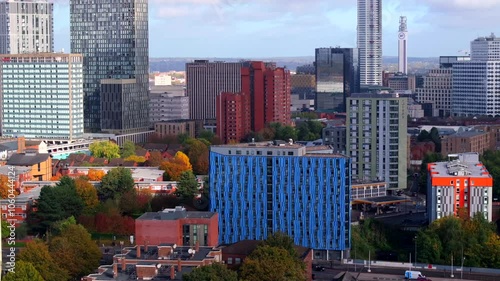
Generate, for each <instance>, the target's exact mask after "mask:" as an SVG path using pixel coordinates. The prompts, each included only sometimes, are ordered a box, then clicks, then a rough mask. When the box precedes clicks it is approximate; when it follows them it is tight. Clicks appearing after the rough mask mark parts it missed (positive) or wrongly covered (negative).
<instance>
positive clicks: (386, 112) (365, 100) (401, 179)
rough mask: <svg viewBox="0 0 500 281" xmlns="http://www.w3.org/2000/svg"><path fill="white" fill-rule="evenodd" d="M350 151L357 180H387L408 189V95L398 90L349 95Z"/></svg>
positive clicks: (398, 187)
mask: <svg viewBox="0 0 500 281" xmlns="http://www.w3.org/2000/svg"><path fill="white" fill-rule="evenodd" d="M347 104H348V107H347V118H346V119H347V120H346V128H347V133H346V136H347V142H346V150H347V155H348V156H349V157H351V159H352V163H351V164H352V177H353V179H356V180H363V181H366V180H370V181H385V182H387V184H388V188H389V189H392V190H394V189H406V181H407V180H406V174H407V170H406V168H407V153H408V151H407V150H408V149H407V145H408V143H407V139H408V135H407V121H408V99H407V98H400V97H399V96H398V95H397V94H384V95H380V94H355V95H352V96H351V97H350V98H348V99H347Z"/></svg>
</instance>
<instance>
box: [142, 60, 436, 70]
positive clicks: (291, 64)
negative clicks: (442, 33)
mask: <svg viewBox="0 0 500 281" xmlns="http://www.w3.org/2000/svg"><path fill="white" fill-rule="evenodd" d="M197 59H201V60H209V61H225V62H238V61H242V60H261V61H272V62H276V64H277V65H278V66H280V67H284V66H286V67H287V68H288V69H290V70H291V71H295V69H296V68H297V66H300V65H304V64H310V63H313V61H314V57H313V56H303V57H274V58H273V57H267V58H150V59H149V68H150V70H151V71H152V72H154V71H159V72H167V71H184V70H185V68H186V63H187V62H192V61H194V60H197ZM382 63H383V64H384V66H389V65H392V64H397V63H398V58H397V57H383V59H382ZM412 64H416V65H418V66H419V67H421V66H422V65H425V66H428V67H429V68H431V67H434V66H437V64H438V58H415V57H410V58H408V65H409V67H410V68H411V67H412ZM425 68H426V67H425Z"/></svg>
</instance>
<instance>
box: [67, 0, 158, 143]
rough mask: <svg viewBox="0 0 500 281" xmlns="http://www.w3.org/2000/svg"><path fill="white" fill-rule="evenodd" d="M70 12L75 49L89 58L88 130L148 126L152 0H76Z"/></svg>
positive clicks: (86, 82)
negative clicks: (149, 36) (149, 1)
mask: <svg viewBox="0 0 500 281" xmlns="http://www.w3.org/2000/svg"><path fill="white" fill-rule="evenodd" d="M70 14H71V51H72V53H77V54H82V55H83V58H84V60H83V67H84V72H83V74H84V84H83V85H84V86H83V87H84V89H83V90H84V94H85V96H84V119H85V123H84V125H85V130H86V131H88V132H98V131H101V130H102V131H113V132H117V133H127V132H134V131H140V130H143V129H145V128H147V127H148V126H149V124H148V120H149V117H148V115H149V110H148V107H149V81H148V71H149V54H148V0H120V1H116V0H70ZM101 80H104V81H105V83H104V84H105V86H102V87H101ZM124 84H126V85H127V86H126V87H123V85H124ZM101 89H102V90H101ZM114 100H119V101H122V102H121V103H120V106H119V107H120V109H119V110H118V111H117V109H116V108H114V106H113V103H114ZM123 101H126V103H123Z"/></svg>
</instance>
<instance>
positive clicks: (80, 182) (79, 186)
mask: <svg viewBox="0 0 500 281" xmlns="http://www.w3.org/2000/svg"><path fill="white" fill-rule="evenodd" d="M75 187H76V192H77V193H78V196H80V198H81V199H82V201H83V203H84V204H85V208H84V211H86V212H91V211H92V210H94V209H95V207H97V205H99V199H98V198H97V189H96V188H95V187H94V186H93V185H92V184H91V183H90V182H89V181H88V180H87V179H86V178H84V177H80V178H77V179H75Z"/></svg>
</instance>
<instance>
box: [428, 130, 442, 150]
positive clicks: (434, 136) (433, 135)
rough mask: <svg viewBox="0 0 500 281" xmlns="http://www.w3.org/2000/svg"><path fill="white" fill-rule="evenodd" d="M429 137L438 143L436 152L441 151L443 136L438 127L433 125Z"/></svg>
mask: <svg viewBox="0 0 500 281" xmlns="http://www.w3.org/2000/svg"><path fill="white" fill-rule="evenodd" d="M429 138H430V139H431V141H432V142H433V143H434V144H435V145H436V153H441V138H440V137H439V131H438V129H437V128H436V127H432V129H431V131H430V132H429Z"/></svg>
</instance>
